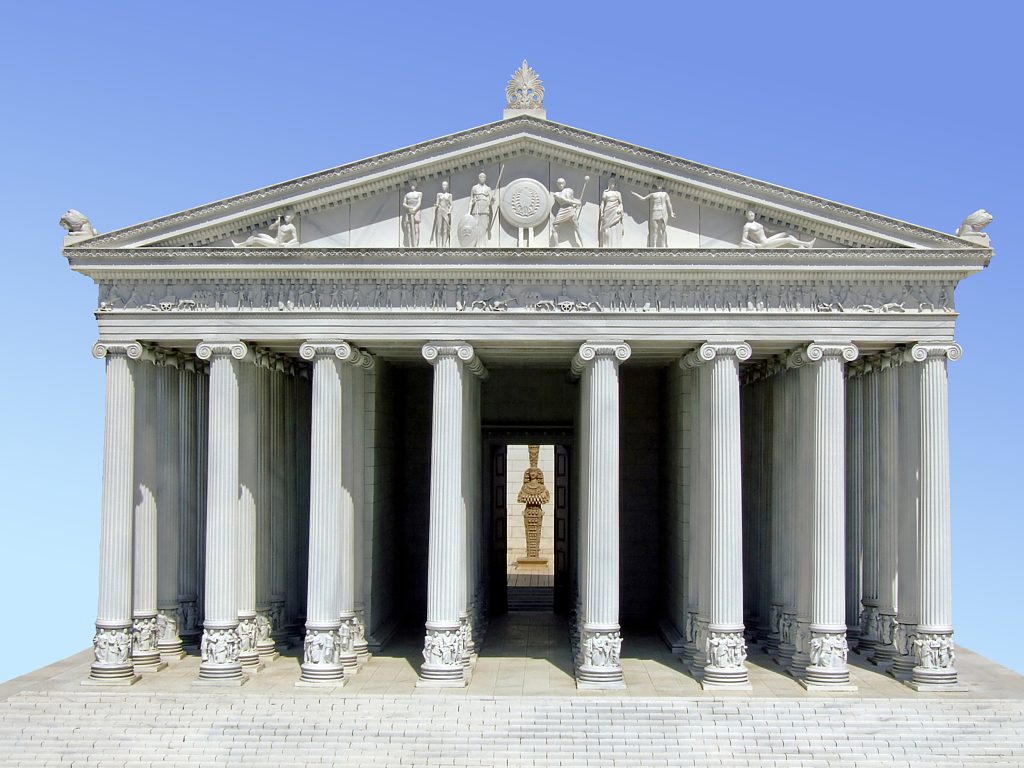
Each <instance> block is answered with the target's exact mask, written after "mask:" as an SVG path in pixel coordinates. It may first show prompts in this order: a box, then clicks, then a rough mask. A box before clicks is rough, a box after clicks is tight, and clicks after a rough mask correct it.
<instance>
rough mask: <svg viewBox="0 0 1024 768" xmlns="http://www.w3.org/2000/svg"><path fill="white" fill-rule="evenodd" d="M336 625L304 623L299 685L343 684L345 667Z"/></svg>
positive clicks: (297, 684) (333, 685) (332, 685)
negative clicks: (304, 633)
mask: <svg viewBox="0 0 1024 768" xmlns="http://www.w3.org/2000/svg"><path fill="white" fill-rule="evenodd" d="M340 649H341V638H340V636H339V632H338V625H334V626H311V625H309V624H307V625H306V639H305V642H304V643H303V655H302V666H301V668H300V669H301V676H300V678H299V681H298V682H297V683H295V685H296V686H299V687H307V686H308V687H324V686H328V687H337V686H341V685H344V684H345V668H344V667H343V666H342V664H341V657H340Z"/></svg>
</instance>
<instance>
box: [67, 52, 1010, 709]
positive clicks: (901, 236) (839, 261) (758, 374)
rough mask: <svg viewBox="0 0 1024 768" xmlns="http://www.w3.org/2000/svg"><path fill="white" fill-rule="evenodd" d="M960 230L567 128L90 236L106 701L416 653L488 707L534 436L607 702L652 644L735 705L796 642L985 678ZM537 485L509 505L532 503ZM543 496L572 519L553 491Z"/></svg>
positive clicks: (968, 269) (974, 230)
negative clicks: (185, 666) (962, 571)
mask: <svg viewBox="0 0 1024 768" xmlns="http://www.w3.org/2000/svg"><path fill="white" fill-rule="evenodd" d="M990 219H991V217H989V216H988V215H987V214H986V213H985V212H984V211H979V212H976V213H975V214H972V215H971V216H969V217H967V219H966V220H965V221H964V223H963V225H962V226H961V227H960V229H959V230H957V234H956V235H951V234H944V233H940V232H936V231H932V230H929V229H926V228H923V227H919V226H915V225H912V224H908V223H905V222H901V221H896V220H894V219H890V218H887V217H885V216H882V215H878V214H874V213H870V212H867V211H863V210H859V209H856V208H852V207H848V206H844V205H841V204H838V203H834V202H831V201H827V200H823V199H820V198H817V197H814V196H811V195H808V194H804V193H800V192H795V191H793V190H789V189H785V188H782V187H778V186H774V185H771V184H768V183H764V182H760V181H756V180H753V179H750V178H747V177H744V176H740V175H737V174H733V173H729V172H726V171H721V170H718V169H715V168H711V167H708V166H704V165H700V164H698V163H695V162H691V161H688V160H683V159H680V158H676V157H671V156H668V155H665V154H662V153H659V152H656V151H652V150H648V149H644V148H642V147H639V146H635V145H632V144H628V143H625V142H621V141H616V140H614V139H609V138H606V137H603V136H598V135H595V134H592V133H588V132H586V131H583V130H579V129H576V128H572V127H569V126H567V125H562V124H559V123H556V122H553V121H550V120H548V119H547V115H546V112H545V108H544V92H543V84H542V83H541V82H540V81H539V79H538V78H537V77H536V74H535V73H534V72H533V71H532V70H531V69H530V68H529V67H528V66H527V65H526V63H525V62H524V64H523V67H521V68H520V69H519V70H518V71H517V72H516V73H515V74H514V75H513V78H512V81H511V82H510V83H509V86H508V89H507V91H506V109H505V113H504V117H503V119H501V120H499V121H497V122H493V123H490V124H487V125H483V126H481V127H479V128H473V129H471V130H467V131H464V132H461V133H456V134H453V135H450V136H446V137H443V138H440V139H435V140H431V141H425V142H423V143H420V144H416V145H413V146H410V147H406V148H404V149H400V150H397V151H394V152H389V153H386V154H383V155H379V156H376V157H372V158H369V159H366V160H361V161H358V162H354V163H350V164H347V165H342V166H339V167H336V168H332V169H330V170H327V171H324V172H321V173H316V174H312V175H309V176H304V177H301V178H298V179H294V180H292V181H287V182H284V183H281V184H277V185H274V186H270V187H267V188H265V189H261V190H257V191H255V192H250V193H247V194H242V195H239V196H236V197H232V198H228V199H226V200H221V201H218V202H214V203H211V204H209V205H204V206H200V207H198V208H194V209H191V210H188V211H185V212H182V213H176V214H172V215H169V216H165V217H162V218H159V219H155V220H153V221H149V222H145V223H142V224H139V225H135V226H131V227H127V228H124V229H120V230H117V231H113V232H109V233H102V234H101V233H97V232H96V230H95V229H94V228H93V227H92V225H91V223H90V222H89V221H88V219H87V218H86V217H84V216H82V215H81V214H80V213H78V212H77V211H68V212H67V213H66V214H65V215H64V217H63V218H62V220H61V223H62V225H63V226H64V227H65V229H67V231H68V234H67V236H66V237H65V245H64V255H65V256H66V257H67V259H68V262H69V264H70V266H71V269H72V270H74V271H75V272H78V273H81V274H83V275H85V276H87V277H88V278H91V279H92V280H93V281H95V283H96V285H97V286H98V302H97V311H96V321H97V324H98V332H99V340H98V342H97V343H96V345H95V347H94V350H93V351H94V354H95V356H96V357H97V358H100V359H102V360H103V361H104V364H105V366H106V406H105V407H106V423H105V438H104V454H103V491H102V502H101V510H100V514H101V550H100V574H99V607H98V613H97V620H96V635H95V640H94V646H95V662H94V663H93V665H92V669H91V674H90V679H89V682H91V683H95V684H101V685H102V684H112V685H113V684H129V683H131V682H133V681H135V680H136V679H138V676H139V675H140V674H150V673H155V674H159V670H160V669H161V668H163V667H164V666H166V665H167V664H168V663H174V662H175V661H176V660H178V659H180V658H182V656H183V654H185V653H186V649H188V648H194V647H195V648H198V649H199V652H200V653H201V656H202V662H201V664H200V667H199V677H198V680H197V681H196V682H197V684H210V685H237V684H241V683H243V682H244V681H245V680H246V679H247V677H248V676H249V675H250V674H252V673H254V672H256V671H258V670H259V669H260V668H262V667H263V666H264V665H266V664H270V663H274V659H275V658H276V657H277V655H278V654H279V652H280V651H281V650H283V649H285V648H288V647H293V646H297V647H298V648H300V649H301V653H302V664H301V671H300V672H298V673H297V676H296V683H297V684H299V685H327V686H338V685H342V684H344V681H345V679H346V678H347V677H348V676H350V675H352V674H355V673H356V672H357V671H358V669H359V667H360V665H362V664H363V663H365V661H366V660H367V658H368V657H369V655H370V654H372V653H375V652H378V651H380V650H381V649H382V648H384V647H385V646H386V645H387V643H388V641H389V640H390V639H391V638H392V637H393V636H394V635H395V633H396V632H397V631H399V630H400V629H401V628H403V627H405V628H408V627H411V626H415V627H418V628H419V631H420V632H422V635H423V661H422V664H421V666H420V684H421V685H424V686H461V685H465V684H466V682H467V680H468V679H469V677H470V675H471V674H472V669H473V665H474V660H475V658H476V654H477V651H478V649H479V648H480V647H481V644H482V643H484V642H485V641H486V629H487V623H488V618H489V617H490V616H493V615H495V614H496V613H500V612H502V611H504V610H505V591H504V590H505V573H506V565H507V561H508V553H507V541H506V523H507V521H508V519H509V516H510V515H520V513H521V512H522V510H520V509H510V508H509V505H508V502H507V499H508V489H509V486H510V485H512V486H515V488H518V486H519V480H520V479H519V478H518V477H507V476H506V472H505V455H506V452H507V447H508V446H509V445H525V444H531V445H538V444H543V445H550V446H553V448H552V454H551V455H552V457H553V459H552V461H553V464H552V466H553V468H554V472H553V473H552V472H549V473H548V474H547V477H546V479H545V483H546V489H545V493H549V494H550V498H549V499H548V500H547V501H545V503H546V504H550V508H551V511H550V512H549V513H548V514H549V515H551V516H552V520H551V521H550V523H551V525H552V531H553V533H552V538H553V553H552V556H551V571H552V572H553V583H554V600H553V602H554V607H555V610H556V611H558V612H560V613H563V614H565V615H566V616H567V617H568V626H569V633H568V636H567V637H566V643H571V645H572V648H573V651H574V656H575V660H576V679H577V683H578V685H579V686H581V687H594V688H614V687H621V686H623V684H624V683H623V677H622V667H621V663H620V655H621V653H622V652H623V648H627V649H628V644H629V642H630V631H631V629H634V628H636V629H637V631H640V629H642V628H645V627H656V628H657V629H658V631H659V632H660V634H661V636H662V637H663V638H664V639H665V642H666V643H668V644H669V645H670V646H671V648H672V650H673V651H674V652H675V653H676V654H677V655H678V658H679V659H680V663H681V664H684V665H686V666H688V667H689V668H690V670H691V671H692V672H693V674H694V675H695V676H696V677H698V679H700V680H701V682H702V684H703V685H704V687H706V688H726V689H729V688H738V689H743V688H746V687H749V681H748V675H747V668H746V663H745V660H746V655H747V649H748V647H750V646H751V645H753V644H757V645H760V646H762V647H764V648H765V649H766V650H767V651H768V652H769V653H770V654H771V655H772V656H773V658H774V659H775V660H776V662H777V663H778V664H779V665H780V666H781V667H782V668H784V669H786V670H788V671H789V672H790V673H791V674H792V675H794V676H795V677H796V678H798V679H799V680H800V681H801V682H802V683H803V684H804V685H805V686H807V687H809V688H822V689H835V690H848V689H850V674H849V667H848V654H849V653H852V652H856V653H860V654H863V655H865V656H866V657H867V658H869V659H870V660H871V661H872V662H874V663H876V664H878V665H879V666H880V668H883V669H886V670H888V672H889V673H890V674H892V675H894V676H896V677H897V678H899V679H901V680H904V681H906V682H907V684H908V685H910V686H912V687H916V688H920V689H924V688H933V689H935V688H939V689H941V688H949V687H951V686H956V685H957V672H956V666H955V653H954V644H953V621H952V615H951V569H950V546H951V543H950V494H949V450H948V440H949V438H948V416H947V412H948V406H947V399H948V398H947V378H946V368H947V363H948V362H949V361H952V360H956V359H957V358H958V357H959V356H960V347H959V346H958V345H957V344H956V342H955V341H954V330H955V324H956V319H957V312H956V308H955V306H956V305H955V289H956V286H957V285H958V283H959V282H960V281H961V280H963V279H964V278H966V277H968V276H970V275H972V274H974V273H975V272H978V271H980V270H982V269H984V268H985V267H986V266H987V264H988V263H989V260H990V259H991V257H992V251H991V248H990V244H989V242H988V237H987V235H985V233H984V232H983V231H982V230H983V229H984V226H985V225H986V224H987V223H988V221H989V220H990ZM515 488H513V491H515ZM538 504H539V502H538Z"/></svg>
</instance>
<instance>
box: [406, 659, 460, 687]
mask: <svg viewBox="0 0 1024 768" xmlns="http://www.w3.org/2000/svg"><path fill="white" fill-rule="evenodd" d="M467 685H469V673H468V672H467V670H466V668H465V667H463V666H462V665H461V664H459V665H457V666H431V665H428V664H423V665H421V666H420V678H419V680H417V681H416V687H417V688H465V687H466V686H467Z"/></svg>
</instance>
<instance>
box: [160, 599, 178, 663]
mask: <svg viewBox="0 0 1024 768" xmlns="http://www.w3.org/2000/svg"><path fill="white" fill-rule="evenodd" d="M156 631H157V638H158V639H157V641H156V647H157V650H158V651H160V660H161V661H166V662H172V663H173V662H176V661H181V660H182V659H183V658H185V651H184V649H183V647H182V646H183V643H182V641H181V638H180V637H179V636H178V609H177V608H163V609H161V610H160V612H159V613H158V614H157V615H156Z"/></svg>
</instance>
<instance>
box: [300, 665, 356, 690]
mask: <svg viewBox="0 0 1024 768" xmlns="http://www.w3.org/2000/svg"><path fill="white" fill-rule="evenodd" d="M300 669H301V676H300V677H299V680H298V681H297V682H296V683H295V685H296V686H297V687H299V688H339V687H341V686H343V685H345V682H346V680H345V668H344V667H342V666H341V665H340V664H309V663H304V664H303V665H302V666H301V667H300Z"/></svg>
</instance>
